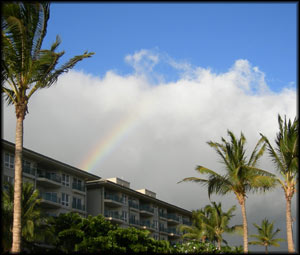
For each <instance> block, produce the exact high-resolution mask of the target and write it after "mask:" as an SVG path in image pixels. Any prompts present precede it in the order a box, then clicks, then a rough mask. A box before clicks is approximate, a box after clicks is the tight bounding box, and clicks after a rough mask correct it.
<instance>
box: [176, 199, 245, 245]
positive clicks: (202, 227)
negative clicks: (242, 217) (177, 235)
mask: <svg viewBox="0 0 300 255" xmlns="http://www.w3.org/2000/svg"><path fill="white" fill-rule="evenodd" d="M235 209H236V206H232V207H231V208H229V210H228V211H227V212H223V210H222V204H221V203H219V204H217V203H215V202H212V205H207V206H205V207H204V209H200V210H196V211H193V212H192V221H193V224H192V226H187V225H182V226H181V227H180V230H181V231H182V232H183V233H184V234H183V238H185V239H188V240H194V241H201V242H202V243H205V242H207V241H208V242H210V243H213V244H215V243H217V248H218V250H221V243H222V242H223V243H225V244H226V245H227V241H226V240H224V239H223V233H234V232H237V231H238V230H240V229H241V225H235V226H232V227H229V226H228V224H229V221H230V220H231V218H232V217H233V216H234V215H233V214H232V213H233V211H235Z"/></svg>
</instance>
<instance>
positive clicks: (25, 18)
mask: <svg viewBox="0 0 300 255" xmlns="http://www.w3.org/2000/svg"><path fill="white" fill-rule="evenodd" d="M49 9H50V4H49V3H47V2H45V3H30V2H29V3H27V2H7V3H4V4H2V13H1V25H2V36H1V39H2V40H1V41H2V45H1V48H2V58H1V69H2V71H1V74H2V77H3V79H2V84H1V85H2V91H1V92H2V93H3V94H4V95H6V101H7V102H8V104H13V105H14V106H15V113H16V119H17V123H16V138H15V186H14V187H15V192H14V218H13V242H12V250H11V251H12V252H13V253H18V252H20V251H21V190H22V188H21V187H22V150H23V122H24V119H25V116H26V114H27V113H28V102H29V99H30V98H31V96H32V95H33V94H34V93H35V92H36V91H38V90H39V89H43V88H48V87H50V86H51V85H53V84H54V83H55V82H56V81H57V79H58V77H59V75H61V74H62V73H64V72H67V71H68V70H69V69H71V68H73V67H74V66H75V65H76V63H77V62H79V61H81V60H82V59H84V58H88V57H90V56H92V55H93V53H88V52H85V53H84V54H83V55H80V56H75V57H73V58H71V59H70V60H69V61H68V62H67V63H65V64H63V65H62V66H61V67H59V68H57V69H56V65H57V63H58V61H59V59H60V58H61V57H62V56H63V54H64V52H55V51H56V50H57V48H58V46H59V44H60V38H59V37H58V36H57V38H56V41H55V42H54V43H53V44H52V46H51V48H50V49H49V50H48V49H42V48H41V47H42V42H43V40H44V38H45V35H46V32H47V23H48V19H49V15H50V11H49Z"/></svg>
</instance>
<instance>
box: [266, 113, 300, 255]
mask: <svg viewBox="0 0 300 255" xmlns="http://www.w3.org/2000/svg"><path fill="white" fill-rule="evenodd" d="M278 125H279V132H278V133H277V135H276V138H275V148H273V146H272V145H271V143H270V141H269V140H268V138H267V137H266V136H264V135H263V134H261V136H262V138H263V139H264V141H265V142H266V144H267V146H268V151H269V155H270V157H271V159H272V161H273V163H274V164H275V166H276V169H277V171H278V173H279V177H276V181H277V183H278V184H279V185H280V186H281V188H282V189H283V191H284V195H285V199H286V234H287V243H288V251H289V252H291V253H292V252H295V247H294V242H293V230H292V224H293V223H292V215H291V201H292V198H293V196H294V194H295V192H296V186H297V183H298V170H299V163H298V161H299V151H298V118H297V117H295V119H294V121H293V122H292V121H291V120H290V119H289V120H288V121H287V120H286V117H285V118H284V121H283V120H282V118H281V116H280V115H278Z"/></svg>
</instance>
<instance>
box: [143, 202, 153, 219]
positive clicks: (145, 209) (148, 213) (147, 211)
mask: <svg viewBox="0 0 300 255" xmlns="http://www.w3.org/2000/svg"><path fill="white" fill-rule="evenodd" d="M140 214H141V215H145V216H152V215H153V214H154V208H153V207H151V206H150V205H145V204H144V205H140Z"/></svg>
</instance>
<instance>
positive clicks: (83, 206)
mask: <svg viewBox="0 0 300 255" xmlns="http://www.w3.org/2000/svg"><path fill="white" fill-rule="evenodd" d="M72 208H73V209H75V210H79V211H85V205H82V204H78V203H74V202H73V203H72Z"/></svg>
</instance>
